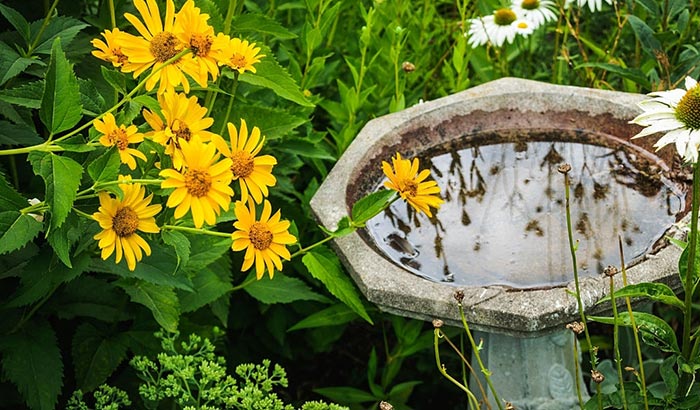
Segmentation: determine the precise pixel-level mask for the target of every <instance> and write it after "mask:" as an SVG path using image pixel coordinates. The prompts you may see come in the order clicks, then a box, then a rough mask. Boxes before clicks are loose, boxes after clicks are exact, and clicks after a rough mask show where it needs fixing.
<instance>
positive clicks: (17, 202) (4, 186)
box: [0, 172, 29, 211]
mask: <svg viewBox="0 0 700 410" xmlns="http://www.w3.org/2000/svg"><path fill="white" fill-rule="evenodd" d="M27 206H29V202H27V200H26V199H24V197H23V196H22V195H20V194H19V192H17V191H16V190H15V188H14V187H13V186H12V185H10V183H9V182H8V181H7V179H6V178H5V175H3V174H2V173H1V172H0V211H19V210H20V209H22V208H26V207H27Z"/></svg>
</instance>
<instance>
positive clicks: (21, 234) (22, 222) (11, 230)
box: [0, 211, 44, 255]
mask: <svg viewBox="0 0 700 410" xmlns="http://www.w3.org/2000/svg"><path fill="white" fill-rule="evenodd" d="M43 226H44V224H42V223H41V222H39V221H37V220H36V219H34V218H33V217H32V216H30V215H25V214H22V213H21V212H19V211H4V212H0V255H1V254H3V253H8V252H12V251H14V250H16V249H19V248H21V247H23V246H24V245H26V244H27V242H29V241H31V240H32V239H34V237H35V236H37V234H38V233H39V232H41V229H42V228H43Z"/></svg>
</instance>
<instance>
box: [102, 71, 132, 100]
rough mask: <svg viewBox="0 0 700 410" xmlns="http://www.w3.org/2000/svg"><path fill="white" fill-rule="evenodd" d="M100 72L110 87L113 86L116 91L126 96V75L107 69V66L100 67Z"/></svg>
mask: <svg viewBox="0 0 700 410" xmlns="http://www.w3.org/2000/svg"><path fill="white" fill-rule="evenodd" d="M100 71H101V72H102V78H104V79H105V81H107V83H108V84H109V85H111V86H112V88H114V89H115V90H117V91H118V92H119V93H121V94H126V93H127V91H126V80H127V77H126V74H124V73H122V72H120V71H117V70H114V69H111V68H107V67H105V66H100Z"/></svg>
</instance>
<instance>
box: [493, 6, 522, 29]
mask: <svg viewBox="0 0 700 410" xmlns="http://www.w3.org/2000/svg"><path fill="white" fill-rule="evenodd" d="M517 18H518V17H517V16H516V15H515V12H514V11H513V10H511V9H498V10H496V11H495V12H494V13H493V21H494V23H496V24H498V25H499V26H509V25H510V23H512V22H514V21H515V20H516V19H517Z"/></svg>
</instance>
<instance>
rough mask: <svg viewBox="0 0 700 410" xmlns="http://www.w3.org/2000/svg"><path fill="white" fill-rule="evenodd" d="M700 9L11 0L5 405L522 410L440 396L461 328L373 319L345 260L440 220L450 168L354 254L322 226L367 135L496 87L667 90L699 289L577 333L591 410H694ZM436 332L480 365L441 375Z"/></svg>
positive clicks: (421, 176) (3, 50) (437, 0)
mask: <svg viewBox="0 0 700 410" xmlns="http://www.w3.org/2000/svg"><path fill="white" fill-rule="evenodd" d="M698 7H700V5H697V4H696V2H693V1H691V0H625V1H618V0H523V1H520V0H513V1H512V2H511V1H505V0H503V1H499V0H449V1H448V0H444V1H443V0H422V1H413V2H409V1H405V0H374V1H356V0H352V1H351V0H337V1H331V0H296V1H294V0H291V1H280V0H248V1H243V0H187V1H182V0H178V1H173V0H163V1H161V0H158V1H156V0H77V1H70V2H69V1H59V0H45V1H24V2H22V1H19V0H9V1H4V2H2V3H0V310H1V312H2V314H0V369H1V373H0V375H1V377H0V408H8V409H9V408H29V409H32V410H34V409H54V408H71V409H90V408H95V409H119V408H153V409H155V408H182V409H213V408H217V409H218V408H241V409H291V408H301V409H307V410H312V409H342V408H351V409H362V408H375V409H376V408H380V407H381V408H388V406H389V405H388V404H387V403H383V402H389V403H391V406H393V408H396V409H409V408H416V409H422V408H429V406H431V405H434V404H440V405H441V406H442V407H443V408H449V407H448V406H453V407H454V408H463V406H464V402H468V403H469V406H470V407H471V408H507V407H508V403H507V396H506V395H507V392H501V394H500V395H496V397H499V400H497V402H496V403H488V402H484V401H483V400H482V399H479V398H478V397H476V396H474V395H473V394H472V393H471V392H468V397H466V398H465V397H463V396H462V395H461V394H460V393H461V391H460V390H459V389H456V388H455V387H454V385H453V384H452V382H451V381H450V380H448V379H447V378H444V377H443V375H441V373H443V374H447V373H446V372H444V371H443V370H444V369H443V368H442V365H443V364H445V363H447V366H446V368H447V369H462V370H463V371H464V376H463V377H459V378H460V379H462V381H464V380H465V379H466V378H467V377H468V376H467V373H468V372H467V369H466V364H464V365H463V364H461V360H460V355H461V356H462V357H465V356H466V357H468V355H469V354H470V353H469V352H470V351H471V350H473V351H475V352H477V353H478V350H479V344H478V341H475V340H473V338H472V337H471V334H470V333H469V329H468V324H466V323H465V327H466V330H467V332H466V333H465V332H463V331H460V329H456V328H447V327H441V328H439V329H437V330H436V332H435V333H434V332H433V330H432V329H431V326H430V325H429V324H426V323H423V322H420V321H416V320H411V319H405V318H401V317H396V316H393V315H390V314H387V313H382V312H379V311H378V310H377V309H376V308H374V307H373V306H370V304H368V303H367V302H366V301H364V300H363V299H362V297H361V294H360V293H359V291H358V290H357V289H356V287H355V285H354V284H353V282H352V280H351V279H350V276H349V275H348V274H347V272H345V271H344V269H343V267H342V264H341V262H340V260H339V259H338V257H337V256H336V255H335V254H334V253H333V251H332V248H331V247H330V246H329V242H330V241H332V240H333V239H334V238H337V237H339V236H342V235H346V234H348V233H350V232H352V231H355V230H357V229H362V227H363V226H364V224H365V223H366V222H367V221H368V220H370V219H371V218H372V217H373V216H375V215H377V214H378V213H380V212H383V210H384V209H386V208H387V207H388V206H389V205H390V204H391V203H393V202H394V201H403V202H405V203H406V206H408V207H411V208H412V209H414V210H415V211H416V212H417V213H423V214H425V215H426V216H427V217H432V216H433V214H434V213H435V212H439V211H438V209H439V206H440V204H441V202H442V200H441V199H440V195H439V194H440V189H439V187H438V185H437V183H436V182H435V181H434V180H433V179H432V177H431V176H430V164H429V163H428V162H424V161H422V160H421V159H418V158H407V154H406V153H402V152H397V153H393V154H392V156H391V157H390V158H386V159H385V161H384V162H383V163H378V164H377V167H378V168H381V169H382V170H383V171H384V174H385V175H386V182H385V184H384V186H383V188H381V189H379V190H378V191H377V192H374V193H372V194H369V195H368V196H366V197H365V198H363V199H361V200H359V201H358V202H357V203H355V204H354V205H353V207H352V209H350V210H349V212H348V215H347V216H346V217H344V218H342V219H340V220H339V221H338V224H337V228H336V230H334V231H329V230H326V229H323V228H321V227H319V226H318V225H317V224H316V223H315V221H314V219H313V216H312V214H311V210H310V207H309V200H310V198H311V197H312V196H313V194H314V192H315V190H316V188H317V187H318V186H319V184H320V182H321V181H323V179H324V178H325V176H326V175H327V174H328V172H329V171H330V169H331V168H332V166H333V164H334V162H335V161H336V160H337V159H338V157H339V156H340V155H341V154H342V153H343V151H344V150H345V149H346V148H347V147H348V145H349V144H350V143H351V142H352V140H353V138H354V137H355V135H356V134H357V133H358V131H359V130H360V129H361V128H362V126H364V124H365V123H366V122H367V121H368V120H370V119H372V118H374V117H376V116H379V115H382V114H386V113H390V112H397V111H400V110H403V109H404V108H406V107H408V106H411V105H414V104H419V103H420V102H421V101H424V100H430V99H434V98H438V97H441V96H445V95H448V94H451V93H454V92H458V91H461V90H464V89H466V88H469V87H471V86H474V85H477V84H480V83H484V82H487V81H490V80H493V79H496V78H499V77H503V76H518V77H526V78H531V79H535V80H541V81H548V82H552V83H556V84H570V85H578V86H584V87H592V88H600V89H613V90H621V91H628V92H636V93H650V92H651V93H652V94H650V96H651V97H652V99H651V100H650V101H649V102H645V103H643V104H642V106H641V107H642V108H641V110H642V111H643V112H641V113H640V116H639V117H637V118H636V119H630V120H634V121H633V122H634V123H635V124H638V125H639V126H642V127H646V128H643V130H642V128H640V130H642V131H640V134H639V136H640V137H643V138H654V137H653V136H651V134H655V133H657V132H659V133H661V134H659V136H661V135H664V134H665V136H663V137H661V139H659V141H658V143H657V146H658V147H659V148H660V149H670V148H663V147H664V146H666V145H669V144H671V145H673V146H674V147H675V148H676V150H677V152H678V158H677V160H678V161H679V163H681V164H683V166H686V167H687V168H688V169H689V170H691V171H690V172H689V173H692V174H693V176H697V178H693V181H694V183H693V188H694V189H693V201H692V206H693V211H692V218H691V224H690V226H689V228H688V231H689V235H688V240H687V241H686V242H683V243H681V242H678V241H677V243H676V244H675V245H677V246H682V247H684V248H685V250H684V253H683V256H682V257H681V261H680V263H679V273H680V282H681V283H682V287H683V291H684V292H683V294H680V295H678V296H676V295H675V294H674V293H673V291H671V290H670V289H667V288H662V287H661V286H657V285H651V284H643V285H636V286H635V287H626V288H624V289H621V290H620V289H618V290H615V291H614V292H613V295H614V297H619V298H621V299H624V298H632V297H635V298H640V297H642V298H646V299H649V300H651V301H654V302H657V305H655V306H654V307H653V308H652V309H653V311H651V312H634V313H632V311H631V310H629V311H628V310H627V309H624V311H623V310H621V311H620V312H618V313H616V314H615V315H614V316H613V317H612V318H602V317H597V318H588V317H586V316H585V312H583V310H581V314H582V322H583V325H582V326H583V327H582V329H585V337H581V338H582V340H581V341H582V347H583V348H584V349H585V350H586V354H588V355H589V357H590V358H591V359H590V361H589V363H588V364H586V365H585V366H588V367H590V368H587V369H586V375H587V376H586V379H585V380H586V381H592V380H594V382H592V383H591V384H590V386H578V389H579V391H580V390H581V389H587V388H589V391H590V394H591V395H592V397H591V399H590V400H589V401H588V402H587V403H583V402H582V403H581V408H586V409H588V408H593V409H595V408H629V409H637V408H644V409H648V408H658V409H661V408H678V409H681V408H682V409H691V408H697V407H698V406H700V403H699V402H698V399H697V397H700V392H698V387H697V382H696V372H697V369H698V366H699V363H700V361H699V358H698V356H700V352H699V351H698V346H699V345H700V342H698V337H699V335H698V329H700V327H699V326H698V323H697V320H694V317H693V314H694V313H695V312H696V310H695V307H696V305H697V297H696V296H697V295H696V293H697V292H696V285H697V279H698V275H699V273H698V268H697V266H696V261H697V259H698V256H697V252H696V249H697V242H698V240H697V217H698V205H700V188H698V184H700V182H698V181H700V175H697V174H698V172H700V171H698V165H697V158H698V155H697V152H698V146H699V145H700V137H699V136H700V134H699V133H700V131H698V130H699V129H700V108H698V107H700V102H698V99H700V91H699V90H700V88H698V86H697V83H696V80H697V79H698V78H699V77H700V38H699V34H698V29H699V28H700V10H699V9H698ZM667 90H671V91H667ZM523 104H527V102H526V101H523ZM515 108H517V107H515ZM564 177H565V176H564ZM563 183H564V182H563ZM574 248H575V246H574V245H573V241H572V254H573V255H575V249H574ZM574 259H575V256H574ZM624 272H625V270H624V265H623V267H622V269H621V273H620V274H624ZM614 302H615V299H614V298H613V303H614ZM602 303H610V301H603V302H602ZM674 309H676V310H674ZM591 319H592V320H596V321H598V322H602V323H607V324H609V325H611V326H610V329H614V332H613V331H612V330H610V331H608V330H606V329H608V327H600V328H599V329H601V330H600V335H596V334H593V335H592V336H591V335H589V333H588V325H589V324H590V323H592V322H591ZM621 326H622V327H630V328H631V329H632V330H634V332H630V335H631V336H630V339H629V340H633V342H630V343H628V344H627V345H624V344H622V343H621V342H620V340H621V336H620V332H618V330H620V329H618V328H619V327H621ZM434 335H439V336H444V337H445V338H449V337H452V338H459V339H460V342H461V344H460V343H457V344H456V345H455V347H457V349H456V350H458V351H461V352H460V353H459V354H458V355H454V356H452V357H448V356H446V355H443V357H442V360H441V361H440V360H439V364H440V367H439V368H438V369H436V368H435V357H434V356H433V354H434V352H433V349H432V348H433V346H434V343H436V342H435V340H434ZM637 336H639V337H641V339H643V340H642V341H641V342H640V341H639V337H637ZM435 346H437V344H435ZM467 346H469V347H467ZM625 349H627V351H628V352H635V353H634V354H626V353H625ZM621 350H622V353H623V354H622V355H621V354H620V353H621ZM606 358H607V359H606ZM623 358H624V360H623ZM606 366H607V367H606ZM623 366H626V367H629V368H630V369H632V370H630V371H627V372H622V370H620V369H621V368H622V367H623ZM285 369H286V371H285ZM606 369H608V370H612V373H611V372H608V373H607V374H605V378H604V380H603V379H601V377H598V376H597V375H598V374H600V375H601V376H602V375H603V373H605V371H606ZM645 369H646V372H645ZM476 370H477V371H479V369H476ZM481 370H482V371H485V372H488V370H487V369H481ZM596 372H597V373H596ZM589 375H590V376H589ZM449 377H450V378H451V377H452V376H449ZM452 381H453V382H457V383H460V382H458V381H457V379H452ZM595 381H598V383H596V382H595ZM462 384H463V386H462V387H463V388H465V389H466V387H465V385H466V383H462ZM490 387H491V389H492V390H493V391H494V392H497V391H498V386H490ZM467 390H468V389H467ZM501 398H502V399H503V400H501ZM480 400H482V401H480ZM324 401H325V402H324ZM328 401H332V402H335V403H337V404H329V403H327V402H328Z"/></svg>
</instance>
